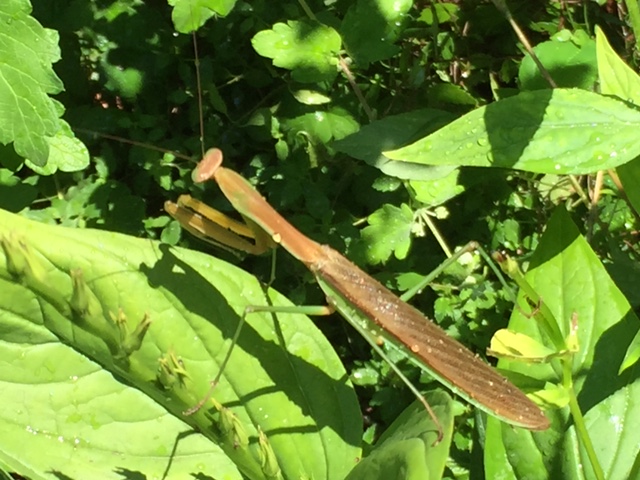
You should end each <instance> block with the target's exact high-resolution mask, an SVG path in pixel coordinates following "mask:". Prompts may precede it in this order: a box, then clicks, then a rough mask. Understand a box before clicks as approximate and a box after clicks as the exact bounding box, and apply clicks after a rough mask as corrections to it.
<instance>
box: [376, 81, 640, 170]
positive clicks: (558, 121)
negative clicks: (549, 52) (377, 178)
mask: <svg viewBox="0 0 640 480" xmlns="http://www.w3.org/2000/svg"><path fill="white" fill-rule="evenodd" d="M639 124H640V112H639V111H638V110H636V109H635V108H631V107H629V106H627V105H626V104H625V103H623V102H621V101H619V100H616V99H614V98H610V97H605V96H602V95H598V94H595V93H591V92H586V91H583V90H576V89H569V90H565V89H555V90H537V91H533V92H524V93H521V94H519V95H516V96H513V97H510V98H507V99H505V100H500V101H498V102H495V103H492V104H490V105H487V106H486V107H482V108H478V109H476V110H474V111H472V112H470V113H468V114H466V115H464V116H463V117H461V118H460V119H458V120H456V121H454V122H452V123H450V124H449V125H447V126H446V127H444V128H442V129H440V130H438V131H437V132H435V133H433V134H431V135H429V136H428V137H426V138H423V139H421V140H418V141H417V142H415V143H413V144H411V145H409V146H407V147H404V148H400V149H398V150H394V151H390V152H384V154H385V155H386V156H387V157H389V158H392V159H395V160H403V161H405V162H416V163H420V164H425V165H437V166H443V165H447V166H477V167H500V168H513V169H517V170H525V171H529V172H535V173H556V174H585V173H591V172H595V171H598V170H605V169H607V168H613V167H616V166H618V165H621V164H623V163H626V162H628V161H630V160H632V159H633V158H635V157H636V156H637V155H638V154H639V153H640V140H639V139H638V137H637V136H636V135H635V133H634V132H636V130H637V128H638V125H639Z"/></svg>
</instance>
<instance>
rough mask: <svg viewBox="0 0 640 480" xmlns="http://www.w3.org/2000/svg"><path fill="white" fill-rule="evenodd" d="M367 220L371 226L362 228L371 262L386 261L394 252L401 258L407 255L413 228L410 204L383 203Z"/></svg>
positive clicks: (368, 257) (368, 258)
mask: <svg viewBox="0 0 640 480" xmlns="http://www.w3.org/2000/svg"><path fill="white" fill-rule="evenodd" d="M367 220H368V221H369V226H368V227H365V228H364V229H363V230H362V239H363V241H364V242H365V243H366V245H367V247H366V256H367V260H368V261H369V263H372V264H376V263H382V262H385V261H387V260H388V259H389V257H390V256H391V255H392V254H393V255H395V256H396V258H398V259H400V260H401V259H403V258H405V257H406V256H407V253H408V251H409V247H410V246H411V231H412V228H413V211H412V210H411V208H409V206H408V205H405V204H402V205H401V207H400V208H398V207H396V206H394V205H383V206H382V208H380V209H378V210H376V211H375V212H373V213H372V214H371V215H369V218H368V219H367Z"/></svg>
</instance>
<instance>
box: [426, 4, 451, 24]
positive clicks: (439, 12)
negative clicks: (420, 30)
mask: <svg viewBox="0 0 640 480" xmlns="http://www.w3.org/2000/svg"><path fill="white" fill-rule="evenodd" d="M459 15H460V7H459V6H458V5H455V4H453V3H432V4H431V5H428V6H427V7H426V8H424V9H423V10H422V12H420V16H419V17H418V20H419V21H421V22H424V23H426V24H427V25H441V24H443V23H447V22H450V21H453V20H455V19H457V17H458V16H459Z"/></svg>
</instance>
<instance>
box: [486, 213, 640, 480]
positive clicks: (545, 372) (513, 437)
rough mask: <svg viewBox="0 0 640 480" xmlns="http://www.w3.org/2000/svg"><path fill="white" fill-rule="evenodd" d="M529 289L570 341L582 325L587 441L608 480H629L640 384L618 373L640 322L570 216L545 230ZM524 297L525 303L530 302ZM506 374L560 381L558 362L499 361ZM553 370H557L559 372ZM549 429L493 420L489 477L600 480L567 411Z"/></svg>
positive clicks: (637, 440)
mask: <svg viewBox="0 0 640 480" xmlns="http://www.w3.org/2000/svg"><path fill="white" fill-rule="evenodd" d="M526 279H527V280H528V282H529V284H530V285H531V286H532V287H533V288H534V289H535V290H536V292H537V293H538V295H539V296H540V298H541V299H542V301H543V302H544V303H545V305H546V306H547V307H548V308H549V309H550V310H551V312H552V313H553V315H554V317H555V318H556V319H557V321H558V326H559V327H560V329H561V330H562V332H563V334H564V335H568V333H569V328H570V326H569V325H570V322H571V319H572V317H573V318H575V319H577V327H578V331H577V333H578V343H579V351H578V352H577V353H576V354H575V356H574V357H573V367H572V376H573V381H574V384H575V390H576V393H577V395H578V402H579V405H580V409H581V411H582V412H583V414H585V421H586V427H587V431H588V435H589V437H590V438H591V441H592V442H593V444H594V448H595V451H596V453H597V456H598V460H599V462H600V464H601V465H602V468H603V469H604V471H605V478H607V479H612V480H613V479H627V478H629V474H630V472H631V469H632V466H633V463H634V460H635V458H636V457H637V455H638V453H639V452H640V447H639V446H640V431H639V430H638V429H637V427H636V425H637V419H638V418H639V416H640V402H638V401H637V399H638V398H640V382H639V381H638V380H637V378H636V377H637V375H635V377H634V376H632V375H630V374H628V375H624V376H619V375H618V368H619V367H620V364H621V362H622V359H623V357H624V352H625V350H626V348H627V346H628V345H629V342H630V341H631V339H632V338H633V336H634V335H635V333H636V332H637V331H638V327H639V326H640V323H639V322H638V318H637V317H636V316H635V314H634V313H633V311H632V310H631V307H630V306H629V303H628V302H627V300H626V298H625V297H624V295H623V294H622V293H621V292H620V290H618V288H617V287H616V285H615V284H614V283H613V281H612V280H611V278H610V277H609V275H608V274H607V271H606V270H605V268H604V266H603V265H602V263H601V262H600V260H599V259H598V257H597V256H596V254H595V252H593V250H592V249H591V247H590V246H589V244H588V243H587V241H586V240H585V239H584V238H583V237H582V236H581V235H580V234H579V232H578V230H577V228H576V227H575V225H574V224H573V222H572V221H571V218H570V217H569V216H568V214H567V212H566V211H565V210H564V209H562V208H559V209H558V210H557V211H556V212H555V214H554V215H553V217H552V218H551V220H550V221H549V223H548V225H547V230H546V231H545V234H544V236H543V237H542V239H541V241H540V244H539V246H538V248H537V249H536V251H535V253H534V255H533V257H532V259H531V265H530V268H529V271H528V272H527V274H526ZM522 297H523V295H522V294H521V295H520V298H519V301H520V304H521V305H523V304H525V302H524V299H523V298H522ZM510 327H512V328H513V329H514V330H516V331H520V332H525V333H527V334H528V335H531V336H533V337H536V338H541V337H540V333H539V330H538V327H537V324H536V322H535V320H533V319H532V318H527V317H525V315H523V313H522V312H521V311H520V310H518V309H516V310H514V313H513V316H512V320H511V324H510ZM554 362H556V361H554ZM504 364H508V368H509V369H513V370H518V371H521V372H523V373H526V374H529V375H533V376H536V377H538V378H544V379H547V380H548V381H549V382H551V383H558V382H559V376H558V375H559V374H560V369H559V368H558V366H557V364H555V363H551V364H543V365H533V364H529V363H523V362H517V361H510V362H507V361H506V360H503V361H501V363H500V366H503V365H504ZM554 367H555V369H554ZM548 415H549V417H550V418H552V423H553V425H552V427H551V429H550V430H548V431H546V432H540V433H531V432H526V431H524V430H521V429H516V430H514V429H511V428H510V427H508V426H505V425H503V424H500V423H499V422H497V421H494V419H489V426H488V428H487V441H486V448H485V452H486V456H485V464H486V465H487V478H505V479H506V478H512V479H523V478H564V479H583V478H588V479H591V478H595V477H594V476H593V471H592V469H591V466H590V462H589V460H588V458H587V455H586V453H585V450H584V443H583V442H582V441H580V440H579V438H578V436H577V434H576V430H575V426H574V424H573V422H572V421H571V417H570V416H569V411H568V408H564V409H562V410H556V411H555V413H554V412H548ZM507 452H509V453H508V454H507Z"/></svg>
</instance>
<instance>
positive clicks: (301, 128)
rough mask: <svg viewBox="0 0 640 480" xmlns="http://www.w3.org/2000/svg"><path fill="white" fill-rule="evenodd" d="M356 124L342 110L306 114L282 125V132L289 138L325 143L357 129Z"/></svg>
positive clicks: (333, 109) (347, 113)
mask: <svg viewBox="0 0 640 480" xmlns="http://www.w3.org/2000/svg"><path fill="white" fill-rule="evenodd" d="M358 126H359V125H358V122H356V120H355V119H354V118H353V117H352V116H351V115H350V114H349V112H347V111H346V110H344V109H342V108H331V109H330V110H329V111H326V112H324V111H316V112H313V113H306V114H304V115H300V116H299V117H295V118H292V119H289V120H286V121H284V122H283V123H282V130H283V131H285V132H287V133H288V134H289V135H290V136H292V137H295V136H298V135H300V134H303V135H305V136H308V137H310V138H311V139H312V140H313V141H314V143H315V142H317V143H322V144H324V143H327V142H329V141H331V140H334V139H336V140H337V139H341V138H344V137H346V136H347V135H350V134H351V133H353V132H355V131H356V130H357V129H358Z"/></svg>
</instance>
